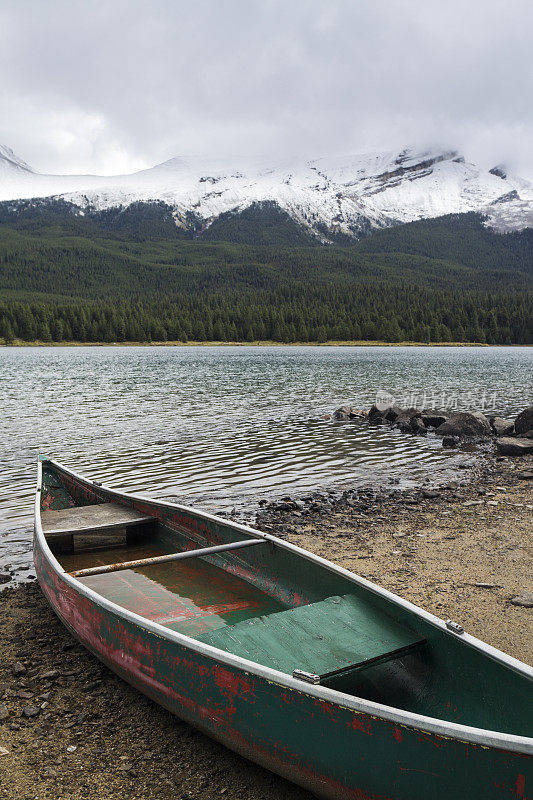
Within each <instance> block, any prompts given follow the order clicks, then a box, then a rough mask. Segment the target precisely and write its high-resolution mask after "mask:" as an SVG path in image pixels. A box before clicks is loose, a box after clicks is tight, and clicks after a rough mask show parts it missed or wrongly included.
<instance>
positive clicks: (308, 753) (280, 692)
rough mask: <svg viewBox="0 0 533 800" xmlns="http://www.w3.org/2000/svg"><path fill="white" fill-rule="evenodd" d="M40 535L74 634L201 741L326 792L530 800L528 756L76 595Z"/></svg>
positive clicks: (376, 799)
mask: <svg viewBox="0 0 533 800" xmlns="http://www.w3.org/2000/svg"><path fill="white" fill-rule="evenodd" d="M40 542H41V540H40V538H39V537H36V539H35V545H34V558H35V565H36V570H37V577H38V579H39V582H40V585H41V588H42V590H43V592H44V594H45V596H46V598H47V600H48V601H49V603H50V604H51V606H52V608H53V609H54V611H55V612H56V614H57V615H58V616H59V618H60V619H61V620H62V622H63V623H64V624H65V625H66V627H67V628H68V629H69V630H70V631H71V633H72V634H73V635H74V636H75V637H76V638H77V639H79V641H80V642H81V643H82V644H83V645H84V646H85V647H87V648H88V649H89V650H90V651H91V652H93V653H94V654H95V655H96V656H97V657H98V658H99V659H100V660H102V661H103V662H104V663H105V664H106V665H107V666H108V667H110V668H111V669H112V670H113V671H114V672H116V673H117V674H118V675H119V676H120V677H121V678H123V679H124V680H126V681H128V682H129V683H130V684H132V685H133V686H134V687H135V688H137V689H138V690H140V691H141V692H143V693H144V694H146V695H147V696H148V697H150V698H151V699H152V700H154V701H155V702H157V703H158V704H160V705H161V706H164V707H165V708H167V709H168V710H169V711H170V712H172V713H174V714H175V715H177V716H178V717H180V718H181V719H183V720H185V721H186V722H188V723H190V724H191V725H194V726H195V727H197V728H199V729H201V730H202V731H204V732H205V733H206V734H208V735H209V736H210V737H212V738H214V739H217V740H218V741H219V742H221V743H222V744H224V745H226V746H227V747H229V748H231V749H233V750H235V751H237V752H238V753H240V754H241V755H243V756H245V757H246V758H249V759H250V760H253V761H255V762H257V763H259V764H261V765H262V766H264V767H266V768H268V769H270V770H272V771H273V772H276V773H278V774H279V775H282V776H283V777H285V778H288V779H289V780H292V781H294V782H295V783H298V784H300V785H301V786H303V787H305V788H307V789H309V790H311V791H312V792H314V793H315V794H317V795H319V796H321V797H326V798H331V800H421V799H422V798H432V800H441V799H442V800H444V799H446V800H463V798H465V799H466V798H469V800H474V798H479V799H480V800H481V798H483V800H491V799H492V798H499V800H503V798H505V799H506V800H511V799H512V800H531V797H532V784H533V775H532V759H531V757H530V756H528V755H525V754H521V753H513V752H509V751H505V750H499V749H496V748H491V747H486V746H482V745H475V744H472V743H471V742H470V743H468V742H461V741H459V740H457V739H453V738H446V737H443V736H439V735H437V734H433V733H428V732H426V731H422V730H417V729H416V728H413V727H407V726H403V725H398V724H395V723H394V722H391V721H390V720H386V719H383V718H380V717H377V716H373V715H370V714H365V713H361V712H358V711H354V710H353V709H349V708H345V707H343V706H342V705H340V704H337V703H332V702H328V701H325V700H322V699H319V698H316V697H313V696H312V695H310V694H308V693H307V692H306V691H305V688H304V687H302V691H297V690H295V689H292V688H291V687H287V686H284V685H282V684H278V683H276V682H275V681H272V680H268V679H266V678H264V677H262V676H261V675H256V674H253V672H248V671H246V670H244V669H242V668H240V667H237V666H233V665H231V664H228V663H223V662H221V661H218V660H216V659H215V658H210V657H208V656H205V655H203V654H202V653H200V652H197V651H196V650H195V649H194V648H193V647H187V646H185V645H184V644H181V643H178V642H175V641H172V640H169V639H167V638H165V637H164V636H163V635H160V634H158V633H156V632H154V631H153V630H149V629H148V628H144V627H142V626H140V625H139V624H137V623H136V622H135V621H132V620H131V619H128V617H127V615H123V614H122V613H121V612H120V609H117V610H114V609H110V608H108V607H106V606H105V605H104V604H100V603H99V602H97V601H96V600H94V599H93V598H92V597H90V596H86V595H85V594H84V593H82V592H78V591H77V590H76V588H75V586H74V585H72V583H71V582H68V581H66V580H65V579H64V578H63V577H62V575H61V574H60V573H59V572H58V571H57V569H56V568H55V563H54V561H53V559H51V558H50V557H49V554H48V552H47V550H46V548H45V547H42V546H41V543H40Z"/></svg>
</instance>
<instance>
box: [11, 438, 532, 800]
mask: <svg viewBox="0 0 533 800" xmlns="http://www.w3.org/2000/svg"><path fill="white" fill-rule="evenodd" d="M532 473H533V457H532V456H526V457H523V458H520V459H515V460H513V459H506V458H499V459H498V458H494V457H493V456H490V455H487V454H483V455H481V456H480V459H479V461H478V464H477V465H476V468H475V470H474V472H473V474H471V475H469V478H468V480H467V479H466V477H465V479H464V481H463V479H462V476H461V475H460V474H459V475H458V477H457V479H456V480H455V481H453V482H451V483H449V484H447V485H446V486H441V487H433V486H432V487H431V488H427V489H416V490H410V491H407V492H405V491H404V492H399V491H398V492H394V491H391V490H388V491H387V492H377V493H376V492H375V491H374V490H372V489H371V488H368V489H367V490H359V491H357V492H356V491H354V492H344V493H342V494H341V493H337V494H335V493H332V494H329V495H319V496H316V495H314V496H310V497H309V498H308V499H307V501H306V502H304V503H302V502H297V503H292V502H290V501H289V500H286V501H285V502H284V503H277V504H271V505H267V506H265V507H264V508H263V509H262V510H261V511H260V512H259V514H258V519H257V526H258V527H259V528H261V529H263V530H268V531H271V532H273V533H275V534H276V535H278V536H282V537H283V538H286V539H288V540H290V541H291V542H294V543H295V544H297V545H301V546H302V547H305V548H307V549H309V550H311V551H313V552H315V553H317V554H318V555H321V556H323V557H326V558H328V559H330V560H332V561H335V562H336V563H338V564H341V565H342V566H344V567H346V568H348V569H350V570H353V571H354V572H356V573H358V574H360V575H362V576H364V577H366V578H369V579H370V580H374V581H375V582H377V583H379V584H381V585H382V586H384V587H386V588H387V589H390V590H392V591H394V592H396V593H398V594H399V595H401V596H402V597H404V598H406V599H408V600H411V601H412V602H414V603H417V604H418V605H421V606H423V607H424V608H426V609H428V610H429V611H431V612H433V613H435V614H436V615H437V616H439V617H442V618H448V617H451V618H452V619H454V620H456V621H458V622H460V623H461V624H462V625H463V626H464V627H465V629H466V630H467V631H468V632H469V633H472V634H473V635H475V636H478V637H480V638H481V639H483V640H484V641H486V642H488V643H489V644H491V645H494V646H496V647H498V648H500V649H502V650H504V651H506V652H507V653H509V654H511V655H513V656H515V657H516V658H519V659H521V660H523V661H526V662H529V663H530V662H531V661H533V637H532V635H531V618H532V614H533V610H532V608H531V607H529V606H530V605H531V604H530V601H529V600H528V592H531V591H532V589H533V542H532V536H531V531H532V519H533V513H532V512H533V481H532V479H531V475H532ZM528 476H529V477H528ZM0 637H1V638H0V641H1V643H2V644H1V656H2V658H1V659H0V798H6V799H8V800H15V798H17V800H30V798H31V800H37V799H39V800H40V799H41V798H43V799H44V798H50V799H51V800H77V799H78V798H80V799H81V798H84V799H87V798H89V799H90V800H118V799H119V798H120V799H121V800H123V798H125V797H127V798H129V800H167V798H168V800H170V798H172V800H176V798H181V799H183V800H185V798H205V800H214V798H220V797H224V798H231V800H237V798H238V800H265V798H276V800H288V799H289V798H291V800H304V798H311V795H310V794H309V793H307V792H305V791H304V790H302V789H299V788H298V787H296V786H294V785H292V784H290V783H288V782H286V781H284V780H282V779H281V778H278V777H276V776H275V775H273V774H271V773H269V772H267V771H266V770H263V769H261V768H259V767H256V766H255V765H253V764H251V763H250V762H248V761H245V760H244V759H242V758H240V757H239V756H237V755H234V754H233V753H231V752H230V751H228V750H227V749H225V748H224V747H221V746H220V745H218V744H217V743H216V742H213V741H211V740H210V739H208V738H206V737H205V736H203V735H202V734H201V733H198V732H197V731H195V730H194V729H192V728H190V727H189V726H188V725H185V724H184V723H182V722H180V721H179V720H178V719H176V718H175V717H172V716H171V715H170V714H169V713H168V712H166V711H164V710H163V709H161V708H159V707H158V706H156V705H154V704H153V703H152V702H151V701H149V700H147V699H146V698H144V697H143V696H142V695H140V694H139V693H138V692H136V691H135V690H134V689H131V688H130V687H129V686H128V685H127V684H125V683H124V682H122V681H121V680H120V679H118V678H117V677H115V676H114V674H113V673H111V672H109V670H107V668H105V667H104V666H102V665H101V664H100V663H99V662H98V661H97V660H96V659H95V658H94V657H93V656H92V655H90V654H89V653H88V652H87V651H86V650H84V649H83V648H82V647H81V646H80V645H78V644H76V642H75V641H74V640H73V639H72V638H71V637H70V635H69V634H68V632H67V631H66V630H65V629H64V628H63V626H62V625H61V624H60V623H59V621H58V620H57V619H56V617H55V616H54V614H53V612H52V611H51V610H50V608H49V607H48V605H47V604H46V602H45V600H44V598H43V597H42V595H41V593H40V590H39V587H38V586H37V584H36V583H33V584H29V585H26V586H22V587H20V588H17V589H11V588H8V589H5V590H4V592H3V593H1V594H0Z"/></svg>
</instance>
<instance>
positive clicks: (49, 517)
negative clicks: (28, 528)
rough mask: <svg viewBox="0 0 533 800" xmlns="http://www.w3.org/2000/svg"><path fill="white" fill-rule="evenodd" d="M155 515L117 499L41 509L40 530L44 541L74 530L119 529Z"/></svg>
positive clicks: (98, 530)
mask: <svg viewBox="0 0 533 800" xmlns="http://www.w3.org/2000/svg"><path fill="white" fill-rule="evenodd" d="M155 519H156V518H155V517H151V516H149V515H147V514H141V513H140V512H139V511H135V509H134V508H128V506H123V505H119V504H118V503H99V504H98V505H92V506H74V507H73V508H62V509H61V510H59V511H43V512H41V523H42V527H43V533H44V535H45V536H46V539H47V541H53V540H54V539H56V538H62V537H65V536H68V535H74V534H86V533H99V532H104V531H105V532H108V531H114V530H121V529H123V528H130V527H132V526H136V525H145V524H146V523H149V522H153V521H154V520H155Z"/></svg>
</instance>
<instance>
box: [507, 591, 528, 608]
mask: <svg viewBox="0 0 533 800" xmlns="http://www.w3.org/2000/svg"><path fill="white" fill-rule="evenodd" d="M511 605H513V606H522V608H533V592H522V593H521V594H519V595H517V596H516V597H513V598H512V599H511Z"/></svg>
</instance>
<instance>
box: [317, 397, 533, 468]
mask: <svg viewBox="0 0 533 800" xmlns="http://www.w3.org/2000/svg"><path fill="white" fill-rule="evenodd" d="M324 419H334V420H336V421H338V422H352V421H363V420H366V421H367V422H368V423H369V424H373V425H389V426H390V427H392V428H398V430H399V431H401V433H409V434H415V435H418V436H426V435H427V434H428V433H434V434H436V435H437V436H440V437H442V444H443V446H444V447H458V446H459V444H460V443H461V442H462V441H465V440H467V441H470V442H480V441H482V442H483V441H488V440H490V439H494V441H495V444H496V449H497V451H498V452H499V453H502V454H503V455H506V456H521V455H528V454H530V453H533V406H528V407H527V408H525V409H524V410H523V411H521V412H520V414H518V416H517V417H516V419H504V418H503V417H499V416H497V415H494V414H491V415H486V414H484V413H482V412H481V411H454V412H453V413H449V412H447V411H441V410H438V409H418V408H402V407H401V406H397V405H386V404H382V405H373V406H372V407H371V409H370V411H363V410H361V409H357V408H352V407H351V406H341V407H340V408H338V409H337V410H336V411H334V412H333V414H326V415H325V416H324Z"/></svg>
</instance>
